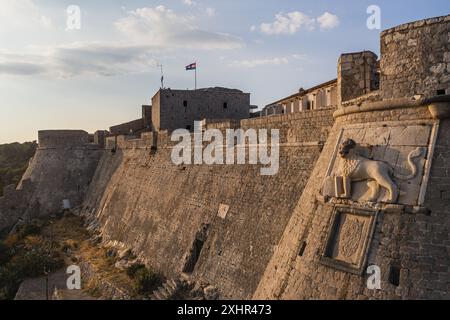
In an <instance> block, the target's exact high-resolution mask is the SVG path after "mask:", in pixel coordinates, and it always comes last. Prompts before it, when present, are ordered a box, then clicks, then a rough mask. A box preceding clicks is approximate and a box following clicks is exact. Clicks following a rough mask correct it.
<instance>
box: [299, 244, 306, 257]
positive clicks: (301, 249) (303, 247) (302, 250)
mask: <svg viewBox="0 0 450 320" xmlns="http://www.w3.org/2000/svg"><path fill="white" fill-rule="evenodd" d="M305 249H306V241H303V242H302V245H301V246H300V250H299V251H298V256H299V257H302V256H303V254H304V253H305Z"/></svg>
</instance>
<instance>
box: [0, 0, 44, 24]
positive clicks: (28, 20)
mask: <svg viewBox="0 0 450 320" xmlns="http://www.w3.org/2000/svg"><path fill="white" fill-rule="evenodd" d="M51 27H52V20H51V19H50V18H49V17H47V16H45V15H44V14H43V13H42V12H41V10H40V8H39V7H38V6H37V5H36V4H35V3H34V1H33V0H19V1H18V0H2V1H1V4H0V30H8V31H9V32H10V31H11V30H17V29H20V30H23V29H33V30H34V31H35V30H36V28H44V29H48V28H51Z"/></svg>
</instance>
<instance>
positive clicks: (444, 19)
mask: <svg viewBox="0 0 450 320" xmlns="http://www.w3.org/2000/svg"><path fill="white" fill-rule="evenodd" d="M442 22H450V15H446V16H440V17H434V18H428V19H422V20H417V21H413V22H408V23H404V24H400V25H398V26H395V27H393V28H390V29H386V30H384V31H382V32H381V34H380V36H381V37H384V36H386V35H388V34H391V33H395V32H399V31H404V30H412V29H418V28H421V27H423V26H429V25H433V24H436V23H442Z"/></svg>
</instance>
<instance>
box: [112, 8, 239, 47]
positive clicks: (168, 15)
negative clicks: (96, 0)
mask: <svg viewBox="0 0 450 320" xmlns="http://www.w3.org/2000/svg"><path fill="white" fill-rule="evenodd" d="M194 22H195V18H194V17H191V16H182V15H177V14H175V13H174V12H173V11H172V10H170V9H167V8H166V7H164V6H158V7H155V8H140V9H137V10H135V11H131V12H129V13H128V16H127V17H125V18H122V19H120V20H118V21H117V22H116V23H115V27H116V28H117V30H119V31H120V32H121V33H122V34H123V35H124V36H126V37H127V38H128V39H130V40H131V41H134V42H136V43H149V44H151V45H152V46H157V47H162V48H191V49H236V48H240V47H242V46H243V41H242V39H241V38H239V37H236V36H232V35H229V34H226V33H219V32H213V31H207V30H201V29H198V28H197V27H196V26H195V24H194Z"/></svg>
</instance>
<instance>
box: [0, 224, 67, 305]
mask: <svg viewBox="0 0 450 320" xmlns="http://www.w3.org/2000/svg"><path fill="white" fill-rule="evenodd" d="M40 231H41V227H40V226H38V225H35V224H27V225H23V226H22V227H20V228H19V229H18V230H17V232H16V233H14V234H11V235H9V236H8V237H7V238H6V239H3V240H0V300H4V299H14V296H15V294H16V292H17V289H18V288H19V285H20V283H21V282H22V281H23V280H24V279H26V278H32V277H38V276H42V275H44V274H45V272H53V271H55V270H57V269H59V268H61V267H62V266H63V265H64V261H63V259H62V257H61V255H60V254H59V253H58V251H57V250H56V249H57V248H56V247H55V248H54V245H53V243H52V242H50V241H48V240H46V239H44V238H43V237H41V236H40V235H39V233H40Z"/></svg>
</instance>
